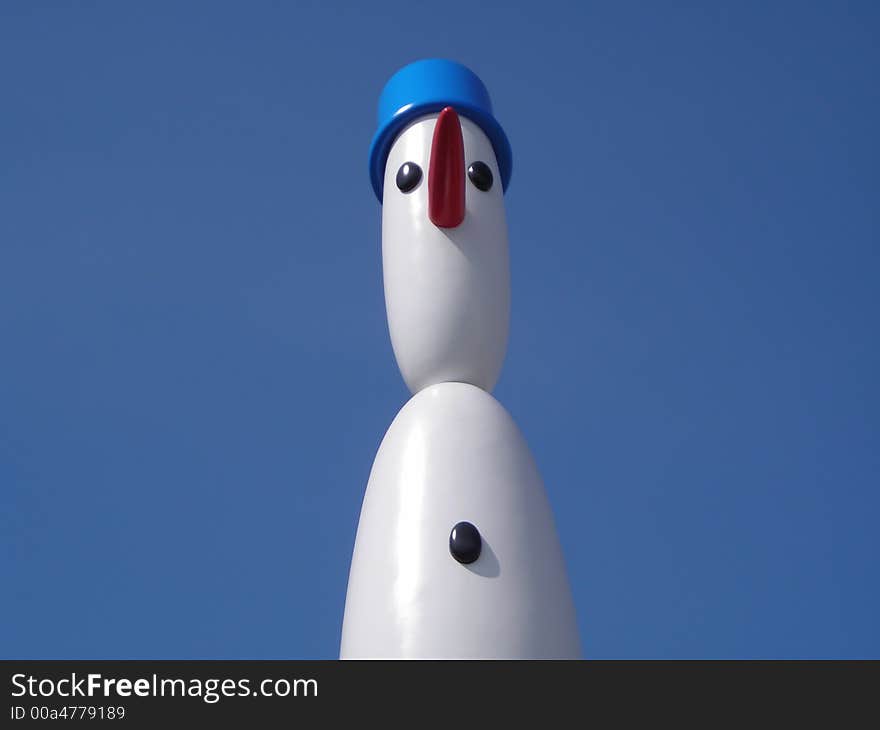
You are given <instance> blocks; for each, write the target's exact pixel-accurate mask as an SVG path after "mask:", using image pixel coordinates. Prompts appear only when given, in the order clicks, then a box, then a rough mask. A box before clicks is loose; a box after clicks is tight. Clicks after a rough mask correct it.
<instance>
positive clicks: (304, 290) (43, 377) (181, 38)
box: [0, 0, 880, 658]
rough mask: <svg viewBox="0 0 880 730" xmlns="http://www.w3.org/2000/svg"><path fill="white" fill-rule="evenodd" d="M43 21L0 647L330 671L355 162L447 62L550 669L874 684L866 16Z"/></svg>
mask: <svg viewBox="0 0 880 730" xmlns="http://www.w3.org/2000/svg"><path fill="white" fill-rule="evenodd" d="M67 5H68V4H66V3H59V4H57V5H47V4H45V3H4V4H3V8H2V10H0V91H2V106H0V547H2V553H0V584H2V589H0V655H2V656H4V657H7V658H8V657H20V658H46V657H60V658H330V657H334V656H336V654H337V651H338V641H339V632H340V624H341V620H342V611H343V603H344V597H345V588H346V582H347V578H348V566H349V560H350V556H351V549H352V545H353V542H354V535H355V530H356V526H357V519H358V512H359V510H360V503H361V498H362V495H363V490H364V486H365V484H366V480H367V476H368V474H369V470H370V466H371V463H372V459H373V456H374V455H375V452H376V449H377V447H378V444H379V441H380V440H381V438H382V436H383V434H384V432H385V429H386V428H387V427H388V425H389V424H390V422H391V420H392V419H393V417H394V415H395V413H396V412H397V410H398V409H399V408H400V407H401V406H402V405H403V403H404V402H405V400H406V399H407V396H408V393H407V391H406V389H405V387H404V385H403V382H402V380H401V377H400V375H399V373H398V371H397V368H396V366H395V363H394V360H393V355H392V351H391V345H390V342H389V339H388V333H387V325H386V322H385V311H384V301H383V294H382V282H381V263H380V258H379V206H378V204H377V202H376V200H375V199H374V197H373V194H372V192H371V189H370V185H369V182H368V177H367V166H366V159H367V158H366V156H367V149H368V145H369V140H370V137H371V135H372V133H373V125H374V115H375V107H376V101H377V98H378V94H379V91H380V89H381V87H382V85H383V84H384V82H385V81H386V79H387V78H388V77H389V76H390V74H391V73H393V72H394V71H395V70H396V69H397V68H398V67H400V66H401V65H403V64H405V63H407V62H409V61H412V60H415V59H417V58H420V57H426V56H443V57H449V58H454V59H457V60H459V61H461V62H463V63H465V64H467V65H469V66H470V67H472V68H473V69H474V70H475V71H476V72H477V73H478V74H479V75H480V76H481V77H482V78H483V80H484V81H485V83H486V84H487V86H488V88H489V90H490V93H491V95H492V97H493V101H494V105H495V109H496V112H497V115H498V117H499V119H500V120H501V122H502V123H503V125H504V126H505V129H506V131H507V133H508V135H509V136H510V139H511V142H512V145H513V151H514V172H513V179H512V183H511V186H510V190H509V194H508V196H507V205H508V211H509V224H510V234H511V251H512V277H513V312H512V322H511V341H510V348H509V351H508V356H507V361H506V364H505V367H504V371H503V374H502V377H501V381H500V383H499V385H498V387H497V388H496V390H495V395H496V397H497V398H498V399H499V400H500V401H501V402H502V403H503V404H504V405H505V406H506V407H507V408H508V409H509V410H510V411H511V413H512V414H513V416H514V417H515V418H516V420H517V421H518V423H519V424H520V426H521V428H522V430H523V431H524V433H525V435H526V438H527V440H528V442H529V444H530V445H531V447H532V449H533V452H534V454H535V457H536V459H537V461H538V464H539V466H540V468H541V470H542V473H543V475H544V478H545V481H546V484H547V489H548V493H549V496H550V500H551V502H552V505H553V508H554V510H555V513H556V517H557V523H558V528H559V532H560V536H561V540H562V543H563V547H564V550H565V554H566V559H567V563H568V568H569V572H570V576H571V580H572V583H573V587H574V593H575V600H576V603H577V607H578V616H579V622H580V627H581V631H582V634H583V637H584V646H585V650H586V653H587V655H588V656H592V657H878V656H880V630H878V621H877V617H878V615H880V585H878V583H880V581H878V570H877V564H878V555H880V538H878V533H880V530H878V517H880V476H878V474H880V433H878V425H880V424H878V420H880V419H878V408H880V397H878V396H880V393H878V390H880V388H878V372H880V344H878V330H880V327H878V314H880V296H878V289H880V246H878V243H880V242H878V226H877V223H878V210H880V195H878V193H880V185H878V178H880V176H878V163H880V159H878V157H880V156H878V129H880V95H878V84H877V75H878V70H880V51H878V43H877V37H878V33H880V22H878V21H880V10H878V6H877V4H876V3H870V2H862V3H845V4H842V3H834V2H827V3H821V4H815V3H800V2H792V3H776V2H771V3H763V2H761V3H759V2H755V3H736V4H731V3H718V4H713V5H715V7H714V8H707V7H704V6H705V5H706V4H705V3H688V4H677V3H662V4H659V3H651V2H644V3H628V2H613V3H611V2H609V3H601V4H600V3H580V2H572V3H569V4H561V3H555V2H534V3H519V4H512V5H511V4H500V3H499V4H497V5H493V4H492V3H475V2H454V1H452V0H444V2H442V3H436V2H435V3H412V2H393V3H392V2H373V3H351V4H348V5H347V6H346V7H342V6H341V5H336V4H335V3H324V2H313V3H293V2H290V3H260V2H247V3H245V2H239V3H234V4H218V3H204V4H196V3H186V4H182V3H149V4H143V3H142V4H138V5H135V4H133V3H111V2H104V3H89V4H83V3H77V4H75V5H76V7H75V8H74V7H65V6H67ZM661 5H663V6H664V7H662V8H661V7H660V6H661Z"/></svg>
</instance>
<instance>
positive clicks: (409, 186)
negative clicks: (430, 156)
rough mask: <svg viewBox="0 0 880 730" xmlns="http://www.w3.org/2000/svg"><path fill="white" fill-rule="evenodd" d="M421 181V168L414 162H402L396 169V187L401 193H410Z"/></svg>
mask: <svg viewBox="0 0 880 730" xmlns="http://www.w3.org/2000/svg"><path fill="white" fill-rule="evenodd" d="M421 181H422V168H421V167H419V166H418V165H417V164H416V163H415V162H404V163H403V164H402V165H401V166H400V169H399V170H398V171H397V187H398V188H399V189H400V192H402V193H410V192H412V191H413V190H415V189H416V187H418V184H419V183H420V182H421Z"/></svg>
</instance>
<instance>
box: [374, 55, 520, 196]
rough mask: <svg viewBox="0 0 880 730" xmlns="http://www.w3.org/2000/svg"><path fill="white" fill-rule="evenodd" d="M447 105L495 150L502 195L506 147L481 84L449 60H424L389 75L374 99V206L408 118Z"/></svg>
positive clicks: (505, 179)
mask: <svg viewBox="0 0 880 730" xmlns="http://www.w3.org/2000/svg"><path fill="white" fill-rule="evenodd" d="M447 106H451V107H453V108H454V109H455V111H456V112H458V113H459V114H462V115H464V116H466V117H467V118H468V119H470V120H471V121H472V122H474V123H475V124H477V125H478V126H479V127H480V129H482V130H483V132H485V134H486V136H487V137H488V138H489V141H490V142H491V143H492V147H493V148H494V150H495V158H496V159H497V160H498V171H499V172H500V173H501V186H502V188H503V189H504V190H507V185H508V183H509V182H510V172H511V167H512V166H513V155H512V153H511V151H510V142H508V141H507V135H506V134H504V130H503V129H501V125H500V124H499V123H498V121H497V120H496V119H495V117H494V116H493V115H492V102H491V101H489V92H488V91H486V87H485V86H484V85H483V82H482V81H480V79H479V78H478V77H477V75H476V74H475V73H474V72H473V71H471V70H470V69H469V68H467V67H465V66H462V65H461V64H460V63H456V62H455V61H446V60H443V59H440V58H429V59H426V60H424V61H416V62H414V63H411V64H409V65H408V66H404V67H403V68H402V69H400V71H398V72H397V73H396V74H394V76H392V77H391V78H390V79H389V80H388V83H387V84H385V88H384V89H382V95H381V96H380V97H379V128H378V129H377V130H376V134H375V135H374V136H373V142H372V143H371V144H370V181H371V182H372V183H373V190H374V191H375V192H376V197H377V198H379V202H380V203H381V202H382V186H383V182H384V179H385V161H386V160H387V159H388V151H389V150H390V149H391V145H392V144H393V143H394V139H395V137H397V135H398V134H399V133H400V131H401V130H402V129H403V128H404V127H405V126H406V125H407V124H409V123H410V122H411V121H413V120H414V119H416V118H418V117H420V116H424V115H425V114H431V113H433V112H439V111H441V110H442V109H443V108H444V107H447Z"/></svg>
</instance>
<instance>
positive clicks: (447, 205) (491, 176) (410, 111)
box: [370, 59, 511, 393]
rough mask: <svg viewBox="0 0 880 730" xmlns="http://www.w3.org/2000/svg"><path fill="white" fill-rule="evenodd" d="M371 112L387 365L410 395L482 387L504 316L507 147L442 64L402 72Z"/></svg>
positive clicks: (478, 86)
mask: <svg viewBox="0 0 880 730" xmlns="http://www.w3.org/2000/svg"><path fill="white" fill-rule="evenodd" d="M379 116H380V126H379V131H378V132H377V134H376V137H375V138H374V141H373V147H372V149H371V157H370V167H371V175H372V179H373V185H374V188H375V189H376V194H377V196H378V197H379V199H380V200H381V201H382V204H383V207H382V261H383V271H384V283H385V302H386V308H387V312H388V326H389V330H390V334H391V342H392V346H393V348H394V354H395V357H396V359H397V363H398V366H399V367H400V371H401V373H402V374H403V378H404V380H405V381H406V384H407V386H408V387H409V389H410V390H411V391H412V392H413V393H416V392H418V391H420V390H422V389H424V388H425V387H427V386H429V385H434V384H436V383H441V382H463V383H470V384H471V385H476V386H478V387H480V388H482V389H484V390H487V391H489V390H491V389H492V387H493V386H494V385H495V383H496V381H497V380H498V376H499V374H500V372H501V365H502V363H503V361H504V355H505V351H506V349H507V335H508V323H509V317H510V272H509V253H508V241H507V222H506V216H505V211H504V190H505V188H506V186H507V182H508V180H509V178H510V167H511V160H510V157H511V156H510V146H509V143H508V142H507V138H506V137H505V136H504V133H503V131H502V130H501V127H500V125H498V123H497V121H495V119H494V117H493V116H492V112H491V106H490V103H489V97H488V93H487V92H486V90H485V87H484V86H483V84H482V82H481V81H480V80H479V79H478V78H477V77H476V76H475V75H474V74H473V73H472V72H471V71H470V70H468V69H467V68H465V67H464V66H461V65H460V64H457V63H454V62H452V61H443V60H438V59H432V60H427V61H418V62H416V63H414V64H410V65H409V66H406V67H405V68H403V69H401V70H400V71H399V72H398V73H397V74H395V75H394V76H393V77H392V79H391V80H390V81H389V82H388V84H387V85H386V87H385V90H384V91H383V93H382V97H381V98H380V103H379Z"/></svg>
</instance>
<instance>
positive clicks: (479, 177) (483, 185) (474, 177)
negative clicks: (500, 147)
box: [468, 162, 492, 193]
mask: <svg viewBox="0 0 880 730" xmlns="http://www.w3.org/2000/svg"><path fill="white" fill-rule="evenodd" d="M468 177H469V178H470V179H471V182H472V183H473V184H474V185H475V186H476V188H477V189H478V190H482V191H483V192H484V193H485V192H486V191H488V190H489V188H491V187H492V171H491V170H490V169H489V166H488V165H487V164H486V163H485V162H475V163H474V164H473V165H471V166H470V167H469V168H468Z"/></svg>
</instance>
